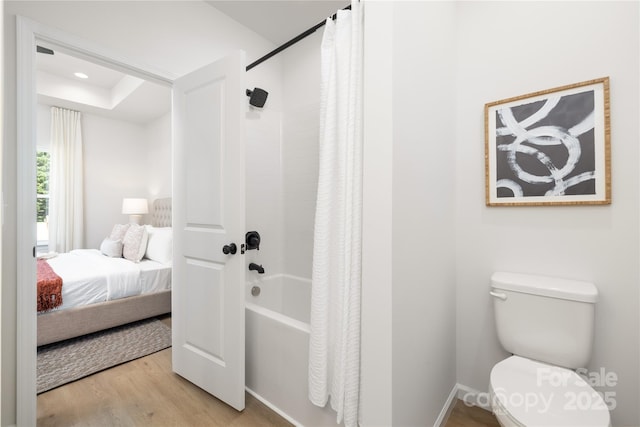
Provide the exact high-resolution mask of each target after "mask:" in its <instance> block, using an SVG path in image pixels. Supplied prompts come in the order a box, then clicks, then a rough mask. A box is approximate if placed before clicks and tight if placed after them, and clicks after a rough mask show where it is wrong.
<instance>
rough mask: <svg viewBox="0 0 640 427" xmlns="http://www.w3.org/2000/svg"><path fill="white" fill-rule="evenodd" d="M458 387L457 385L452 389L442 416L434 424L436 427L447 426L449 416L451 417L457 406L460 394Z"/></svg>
mask: <svg viewBox="0 0 640 427" xmlns="http://www.w3.org/2000/svg"><path fill="white" fill-rule="evenodd" d="M458 385H459V384H456V385H454V386H453V389H451V393H449V397H447V401H446V402H445V403H444V406H443V407H442V410H441V411H440V415H438V418H437V419H436V422H435V423H433V426H434V427H443V426H444V425H445V424H447V420H448V419H449V415H451V411H453V407H454V406H456V400H457V399H456V396H457V394H458Z"/></svg>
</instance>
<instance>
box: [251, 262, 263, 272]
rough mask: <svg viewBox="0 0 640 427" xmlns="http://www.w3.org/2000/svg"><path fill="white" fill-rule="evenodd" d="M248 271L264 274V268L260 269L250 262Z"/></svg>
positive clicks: (259, 266)
mask: <svg viewBox="0 0 640 427" xmlns="http://www.w3.org/2000/svg"><path fill="white" fill-rule="evenodd" d="M249 270H250V271H253V270H255V271H257V272H258V273H260V274H264V268H262V266H261V265H258V264H256V263H253V262H252V263H251V264H249Z"/></svg>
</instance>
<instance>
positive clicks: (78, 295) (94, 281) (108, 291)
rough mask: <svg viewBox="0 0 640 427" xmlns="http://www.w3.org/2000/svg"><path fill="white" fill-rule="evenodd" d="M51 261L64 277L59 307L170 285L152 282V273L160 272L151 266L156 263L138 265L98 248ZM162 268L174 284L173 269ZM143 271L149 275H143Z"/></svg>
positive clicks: (111, 298)
mask: <svg viewBox="0 0 640 427" xmlns="http://www.w3.org/2000/svg"><path fill="white" fill-rule="evenodd" d="M47 261H48V262H49V265H50V266H51V268H52V269H53V271H55V272H56V274H57V275H58V276H60V277H62V281H63V285H62V305H61V306H60V307H58V308H59V309H65V308H69V307H74V306H78V305H86V304H94V303H98V302H103V301H110V300H114V299H119V298H125V297H130V296H133V295H139V294H141V293H148V292H153V291H158V290H163V289H168V288H169V286H168V285H167V284H166V283H165V284H164V285H160V284H155V285H154V286H150V285H149V279H148V275H149V272H154V273H153V274H155V275H158V274H159V273H158V272H157V271H156V269H154V266H151V265H149V263H154V262H153V261H149V260H147V261H148V262H144V261H143V262H141V263H138V264H136V263H134V262H131V261H129V260H127V259H124V258H110V257H107V256H104V255H102V254H101V253H100V251H99V250H97V249H76V250H73V251H71V252H69V253H64V254H59V255H58V256H56V257H54V258H51V259H49V260H47ZM154 264H158V265H159V266H162V264H159V263H154ZM162 267H163V268H164V271H168V273H166V272H165V273H163V274H164V276H167V274H168V276H169V283H170V275H171V269H170V267H167V266H162ZM143 274H146V276H145V277H142V276H143Z"/></svg>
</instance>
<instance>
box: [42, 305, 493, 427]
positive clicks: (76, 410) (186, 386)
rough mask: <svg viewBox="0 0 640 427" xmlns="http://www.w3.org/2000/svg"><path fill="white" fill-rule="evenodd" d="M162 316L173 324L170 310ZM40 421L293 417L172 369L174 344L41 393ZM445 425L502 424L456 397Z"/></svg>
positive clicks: (269, 420)
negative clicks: (222, 394)
mask: <svg viewBox="0 0 640 427" xmlns="http://www.w3.org/2000/svg"><path fill="white" fill-rule="evenodd" d="M161 320H162V321H163V322H164V323H166V324H167V325H168V326H171V316H165V317H163V318H161ZM37 404H38V426H39V427H50V426H51V427H63V426H64V427H71V426H99V427H103V426H136V427H138V426H141V427H144V426H181V427H182V426H212V427H216V426H220V427H223V426H224V427H227V426H230V427H253V426H255V427H280V426H291V424H290V423H289V422H287V421H286V420H285V419H283V418H282V417H280V416H279V415H278V414H276V413H275V412H273V411H271V410H270V409H269V408H267V407H266V406H265V405H264V404H262V403H261V402H260V401H258V400H257V399H255V398H254V397H253V396H251V395H249V394H247V395H246V408H245V410H244V411H242V412H237V411H236V410H235V409H233V408H231V407H229V406H227V405H226V404H224V403H223V402H221V401H220V400H218V399H216V398H215V397H213V396H211V395H209V394H208V393H206V392H205V391H203V390H202V389H200V388H198V387H196V386H195V385H193V384H191V383H190V382H188V381H187V380H185V379H183V378H182V377H180V376H178V375H176V374H174V373H173V372H172V371H171V349H170V348H169V349H166V350H162V351H160V352H158V353H155V354H151V355H149V356H146V357H143V358H140V359H137V360H134V361H131V362H128V363H125V364H122V365H120V366H116V367H114V368H111V369H108V370H106V371H102V372H99V373H97V374H94V375H91V376H89V377H86V378H83V379H81V380H78V381H75V382H72V383H70V384H67V385H64V386H62V387H58V388H56V389H54V390H51V391H48V392H46V393H42V394H40V395H39V396H38V399H37ZM445 427H500V425H499V424H498V421H497V420H496V419H495V417H494V416H493V414H491V413H490V412H488V411H485V410H484V409H481V408H478V407H469V406H467V405H465V404H464V403H463V402H462V401H461V400H458V401H457V402H456V404H455V406H454V408H453V410H452V412H451V415H450V416H449V419H448V420H447V423H446V425H445Z"/></svg>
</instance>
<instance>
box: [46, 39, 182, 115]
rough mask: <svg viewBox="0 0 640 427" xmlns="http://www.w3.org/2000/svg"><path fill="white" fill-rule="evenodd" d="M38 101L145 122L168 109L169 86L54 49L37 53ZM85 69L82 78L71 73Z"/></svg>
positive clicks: (169, 105) (169, 100)
mask: <svg viewBox="0 0 640 427" xmlns="http://www.w3.org/2000/svg"><path fill="white" fill-rule="evenodd" d="M36 68H37V80H36V87H37V92H38V102H40V103H41V104H45V105H55V106H58V107H64V108H69V109H73V110H77V111H82V112H85V113H93V114H96V115H101V116H106V117H110V118H113V119H121V120H126V121H129V122H134V123H140V124H146V123H149V122H151V121H153V120H155V119H157V118H158V117H160V116H162V115H163V114H166V113H167V112H169V110H170V108H171V91H170V89H169V88H168V87H165V86H161V85H159V84H156V83H151V82H148V81H145V80H142V79H139V78H137V77H133V76H130V75H127V74H124V73H122V72H119V71H116V70H113V69H111V68H107V67H103V66H101V65H98V64H95V63H92V62H89V61H86V60H84V59H80V58H77V57H74V56H71V55H67V54H66V53H64V52H61V51H59V50H55V53H54V54H53V55H48V54H43V53H38V54H37V55H36ZM77 72H81V73H84V74H86V75H87V76H88V78H85V79H82V78H79V77H77V76H75V75H74V74H75V73H77Z"/></svg>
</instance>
